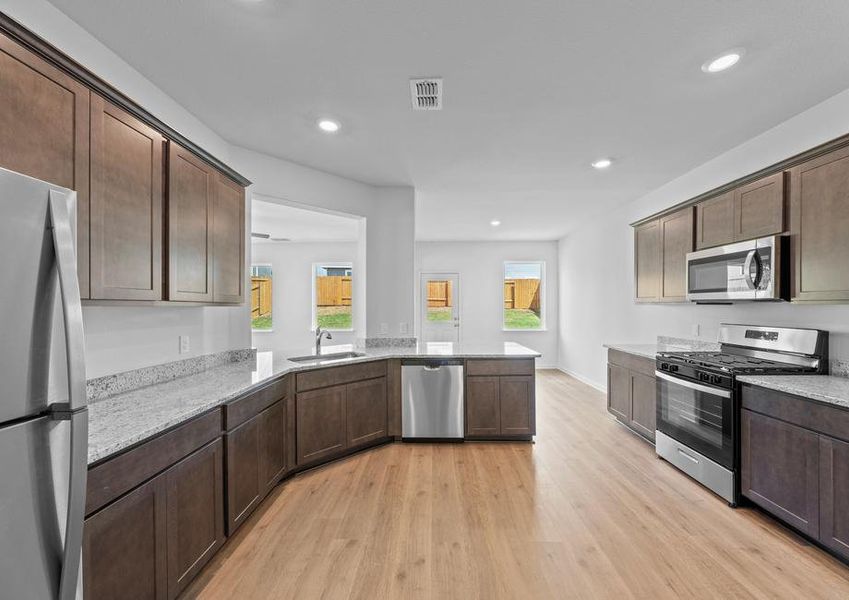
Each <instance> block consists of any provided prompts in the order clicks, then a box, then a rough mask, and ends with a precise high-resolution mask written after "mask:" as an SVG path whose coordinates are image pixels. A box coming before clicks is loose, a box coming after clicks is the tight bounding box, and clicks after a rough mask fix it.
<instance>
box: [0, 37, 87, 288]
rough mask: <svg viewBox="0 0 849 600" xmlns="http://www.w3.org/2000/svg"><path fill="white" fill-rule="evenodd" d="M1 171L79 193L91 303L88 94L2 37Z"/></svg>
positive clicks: (80, 237)
mask: <svg viewBox="0 0 849 600" xmlns="http://www.w3.org/2000/svg"><path fill="white" fill-rule="evenodd" d="M0 167H3V168H4V169H9V170H11V171H17V172H19V173H23V174H24V175H29V176H30V177H35V178H37V179H43V180H44V181H49V182H50V183H53V184H55V185H59V186H62V187H66V188H69V189H72V190H76V192H77V269H78V273H79V281H80V294H81V295H82V297H83V298H88V297H89V266H88V261H89V239H88V232H89V225H88V221H89V90H88V88H86V87H85V86H83V85H82V84H80V83H79V82H77V81H76V80H74V79H72V78H71V77H69V76H68V75H66V74H64V73H63V72H62V71H60V70H59V69H57V68H55V67H53V66H52V65H50V64H49V63H47V62H46V61H44V60H42V59H41V58H39V57H38V56H36V55H35V54H33V53H32V52H29V51H28V50H26V49H25V48H23V47H21V46H20V45H18V44H17V43H15V42H13V41H12V40H10V39H9V38H8V37H6V36H3V35H0Z"/></svg>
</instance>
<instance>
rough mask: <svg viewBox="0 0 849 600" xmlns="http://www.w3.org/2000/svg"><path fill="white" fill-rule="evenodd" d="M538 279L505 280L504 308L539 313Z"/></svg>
mask: <svg viewBox="0 0 849 600" xmlns="http://www.w3.org/2000/svg"><path fill="white" fill-rule="evenodd" d="M539 283H540V280H539V279H505V280H504V308H525V309H530V310H534V311H539V307H540V304H539Z"/></svg>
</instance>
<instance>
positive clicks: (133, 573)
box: [83, 477, 167, 600]
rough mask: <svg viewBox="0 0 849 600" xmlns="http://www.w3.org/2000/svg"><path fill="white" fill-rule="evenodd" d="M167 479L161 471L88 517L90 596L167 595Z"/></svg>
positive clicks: (153, 598) (147, 599)
mask: <svg viewBox="0 0 849 600" xmlns="http://www.w3.org/2000/svg"><path fill="white" fill-rule="evenodd" d="M164 484H165V480H164V478H162V477H157V478H155V479H153V480H151V481H149V482H148V483H146V484H144V485H142V486H141V487H139V488H136V489H135V490H134V491H132V492H130V493H129V494H127V495H126V496H124V497H123V498H121V499H120V500H117V501H116V502H114V503H112V504H110V505H109V506H107V507H106V508H104V509H103V510H101V511H99V512H97V513H95V514H94V515H92V516H91V517H89V518H88V519H86V521H85V525H84V527H83V593H84V595H85V597H86V599H87V600H112V599H113V598H126V599H127V600H165V597H166V592H167V583H166V562H165V560H166V555H165V552H166V549H165V548H166V547H165V486H164Z"/></svg>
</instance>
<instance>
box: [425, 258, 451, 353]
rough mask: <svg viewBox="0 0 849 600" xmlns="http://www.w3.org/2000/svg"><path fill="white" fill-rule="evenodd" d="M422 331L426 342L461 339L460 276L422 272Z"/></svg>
mask: <svg viewBox="0 0 849 600" xmlns="http://www.w3.org/2000/svg"><path fill="white" fill-rule="evenodd" d="M419 305H420V307H421V308H420V322H421V327H420V331H421V332H422V340H421V341H422V342H459V341H460V276H459V274H457V273H422V274H421V301H420V302H419Z"/></svg>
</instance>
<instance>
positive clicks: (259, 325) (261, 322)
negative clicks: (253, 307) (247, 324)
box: [251, 315, 271, 329]
mask: <svg viewBox="0 0 849 600" xmlns="http://www.w3.org/2000/svg"><path fill="white" fill-rule="evenodd" d="M251 329H271V315H265V316H264V317H256V318H255V319H251Z"/></svg>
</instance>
